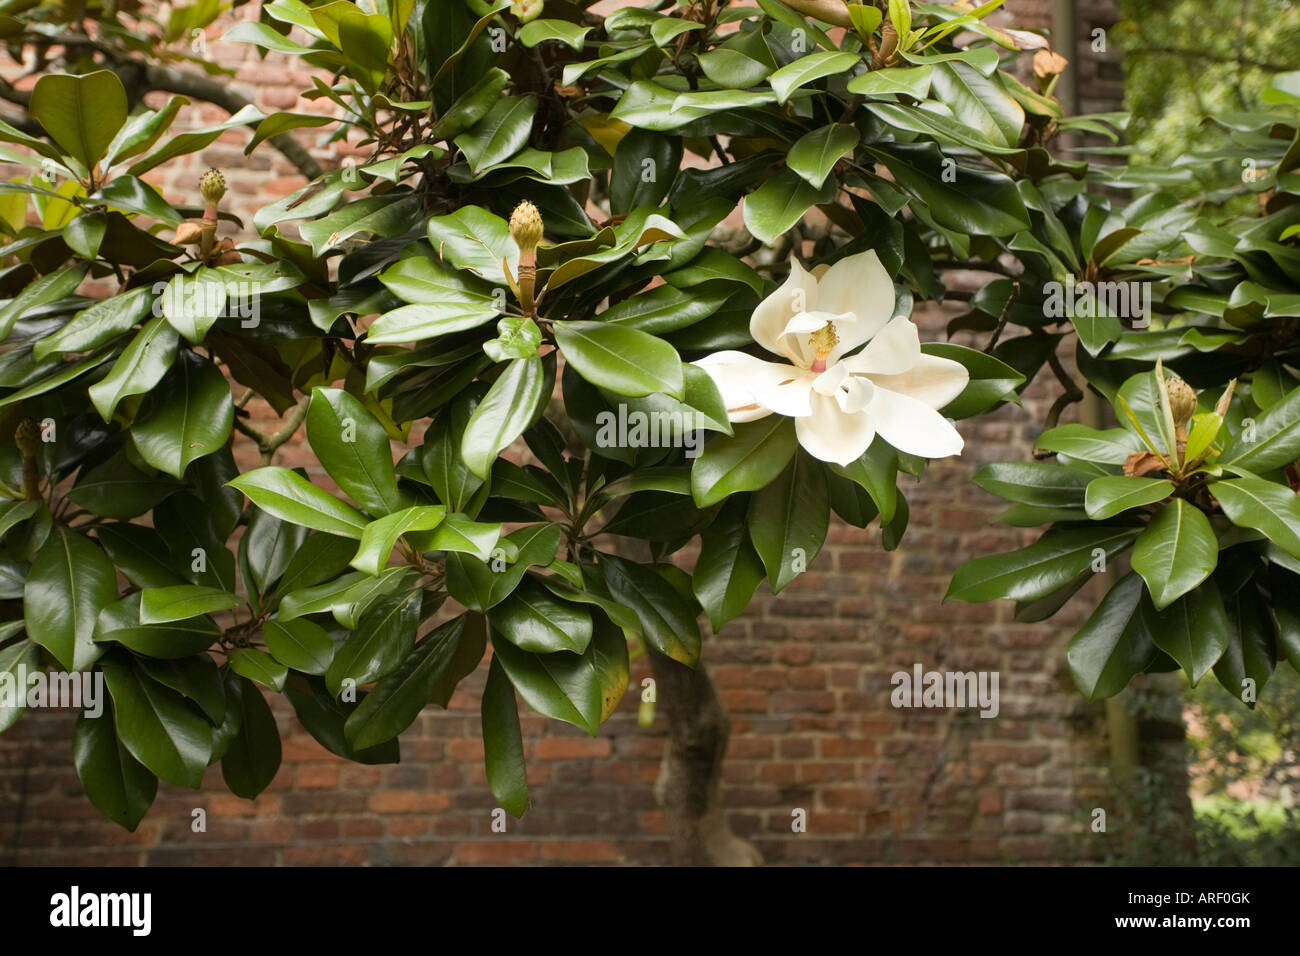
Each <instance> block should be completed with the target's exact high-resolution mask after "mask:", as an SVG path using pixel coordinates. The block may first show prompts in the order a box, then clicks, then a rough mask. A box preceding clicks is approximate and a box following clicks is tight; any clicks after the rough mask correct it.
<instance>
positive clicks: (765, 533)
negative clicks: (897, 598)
mask: <svg viewBox="0 0 1300 956" xmlns="http://www.w3.org/2000/svg"><path fill="white" fill-rule="evenodd" d="M748 524H749V537H750V540H751V541H752V542H753V544H754V549H755V550H756V551H757V552H758V554H759V556H760V557H761V558H762V560H763V566H764V567H765V568H766V569H767V580H768V582H769V583H770V584H771V586H772V593H773V594H778V593H780V592H781V590H782V589H783V588H785V586H786V585H787V584H789V583H790V582H791V581H793V580H794V579H795V578H796V577H798V576H799V575H800V574H801V573H803V572H804V571H806V570H807V569H808V566H809V565H810V564H812V562H813V560H814V559H815V558H816V557H817V555H818V554H819V553H820V552H821V549H822V545H823V544H824V543H825V542H826V532H827V530H828V529H829V527H830V496H829V493H828V491H827V487H826V472H825V466H824V465H823V464H822V463H821V462H818V461H816V460H815V459H813V458H812V457H811V456H809V455H807V454H805V453H804V452H802V451H800V452H796V453H795V456H794V460H793V461H792V462H790V465H789V466H788V467H787V468H786V469H785V471H783V472H782V473H781V474H780V476H779V477H778V478H777V479H776V480H775V481H773V482H772V483H771V484H770V485H768V486H767V487H766V488H763V489H762V490H761V491H758V492H757V493H755V495H754V497H753V498H752V499H751V500H750V503H749V517H748Z"/></svg>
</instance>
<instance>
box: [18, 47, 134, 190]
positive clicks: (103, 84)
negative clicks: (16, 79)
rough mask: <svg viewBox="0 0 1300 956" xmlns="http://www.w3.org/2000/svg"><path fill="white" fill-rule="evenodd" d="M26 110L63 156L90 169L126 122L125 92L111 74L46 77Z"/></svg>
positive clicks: (100, 72)
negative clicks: (65, 154)
mask: <svg viewBox="0 0 1300 956" xmlns="http://www.w3.org/2000/svg"><path fill="white" fill-rule="evenodd" d="M27 109H28V112H30V113H31V115H32V116H33V117H35V119H36V120H37V121H38V122H39V123H40V124H41V126H43V127H44V128H45V131H46V132H47V133H49V134H50V138H51V139H53V140H54V141H55V142H56V143H58V144H59V146H61V147H62V148H63V150H64V152H66V153H67V154H68V155H70V156H72V157H73V158H74V159H76V160H77V161H78V162H79V163H81V165H82V166H84V167H85V168H86V169H90V168H91V167H93V166H94V165H95V164H96V163H98V162H99V161H100V160H101V159H103V158H104V154H105V153H106V152H108V145H109V143H111V142H113V137H115V136H116V135H117V131H118V130H119V129H121V128H122V124H123V123H125V122H126V117H127V112H128V108H127V101H126V88H125V87H123V86H122V81H121V80H120V79H118V76H117V74H116V73H114V72H112V71H111V70H96V71H94V72H93V73H86V74H83V75H81V76H68V75H65V74H59V73H47V74H46V75H44V76H42V77H41V78H40V79H39V80H37V81H36V86H35V87H33V88H32V98H31V102H30V103H29V104H28V106H27Z"/></svg>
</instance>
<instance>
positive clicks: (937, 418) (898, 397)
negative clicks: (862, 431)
mask: <svg viewBox="0 0 1300 956" xmlns="http://www.w3.org/2000/svg"><path fill="white" fill-rule="evenodd" d="M865 414H866V415H867V416H869V417H870V418H871V422H872V424H873V425H875V426H876V430H877V431H878V432H880V437H881V438H883V439H885V441H887V442H889V443H890V444H891V445H893V446H894V447H895V448H897V449H898V450H899V451H905V452H907V453H908V454H909V455H920V456H921V457H922V458H947V457H948V456H949V455H959V454H961V450H962V446H963V444H964V442H963V441H962V437H961V435H959V434H958V433H957V429H955V428H953V427H952V425H951V424H950V423H949V421H948V419H946V418H944V417H943V416H942V415H940V414H939V413H938V412H936V411H935V410H934V409H933V408H931V407H930V406H929V405H927V404H925V403H924V402H922V401H920V400H918V399H915V398H912V397H911V396H909V395H902V394H900V393H898V392H891V391H888V390H886V389H884V388H881V387H879V385H877V387H876V390H875V392H874V393H873V394H872V396H871V404H870V405H868V406H867V410H866V413H865Z"/></svg>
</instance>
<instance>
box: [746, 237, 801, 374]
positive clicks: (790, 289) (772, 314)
mask: <svg viewBox="0 0 1300 956" xmlns="http://www.w3.org/2000/svg"><path fill="white" fill-rule="evenodd" d="M816 305H817V280H816V279H814V278H813V277H812V276H811V275H810V274H809V273H808V272H807V271H806V270H805V269H804V267H803V266H801V265H800V264H799V260H798V259H791V260H790V274H789V275H788V276H787V277H786V280H785V282H783V283H781V286H780V288H778V289H777V290H776V291H775V292H773V293H772V294H771V295H769V296H768V297H767V298H766V299H764V300H763V301H762V302H760V303H759V304H758V308H756V309H755V310H754V314H753V315H752V316H750V319H749V334H750V335H751V336H753V339H754V341H755V342H757V343H758V344H759V345H761V346H763V348H765V349H767V350H768V351H769V352H771V353H772V354H773V355H784V356H785V357H786V358H788V359H789V360H790V361H792V362H794V361H797V358H796V356H795V355H792V354H790V353H789V352H786V351H784V350H783V349H782V347H781V344H780V342H779V341H778V339H779V338H780V335H781V332H782V331H783V330H784V329H785V327H786V324H787V323H788V322H789V321H790V318H791V316H794V315H798V314H799V313H800V312H807V311H809V310H811V309H814V308H816Z"/></svg>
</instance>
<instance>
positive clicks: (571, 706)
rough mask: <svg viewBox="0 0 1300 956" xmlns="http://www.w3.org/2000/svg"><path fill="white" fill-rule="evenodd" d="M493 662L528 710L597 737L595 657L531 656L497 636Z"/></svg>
mask: <svg viewBox="0 0 1300 956" xmlns="http://www.w3.org/2000/svg"><path fill="white" fill-rule="evenodd" d="M492 648H493V656H492V660H493V662H494V663H495V662H497V661H500V662H501V668H502V670H504V671H505V673H506V676H507V677H509V678H510V683H511V684H513V685H514V686H515V688H516V689H517V690H518V691H519V693H520V695H521V696H522V697H523V698H524V701H525V702H526V703H527V704H528V706H529V707H531V708H533V710H535V711H537V713H539V714H541V715H542V716H544V717H553V718H555V719H556V720H562V721H564V722H565V723H566V724H573V725H574V726H575V727H578V728H580V729H581V730H585V731H586V732H587V733H589V734H591V735H592V736H595V734H596V731H597V730H598V729H599V728H600V704H601V700H600V681H599V679H598V678H597V676H596V669H595V666H594V654H593V653H592V652H591V651H590V650H588V652H587V653H586V654H570V653H567V652H566V653H560V654H532V653H529V652H528V651H521V650H520V649H519V648H517V647H515V646H514V645H513V644H511V643H510V642H509V641H507V640H504V639H502V638H500V637H498V635H496V634H495V633H494V634H493V635H492Z"/></svg>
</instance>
